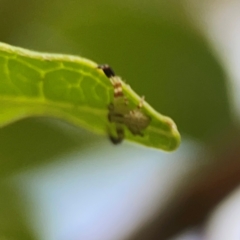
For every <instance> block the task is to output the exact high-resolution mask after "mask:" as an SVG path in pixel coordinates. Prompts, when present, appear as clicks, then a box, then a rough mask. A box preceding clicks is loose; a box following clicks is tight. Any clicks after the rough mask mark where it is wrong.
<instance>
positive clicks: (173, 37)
mask: <svg viewBox="0 0 240 240" xmlns="http://www.w3.org/2000/svg"><path fill="white" fill-rule="evenodd" d="M163 2H164V1H163ZM163 2H162V1H156V2H153V3H148V4H146V3H145V2H144V1H140V2H138V3H136V2H134V1H110V0H104V1H58V0H54V1H51V2H48V1H30V0H24V1H20V0H17V1H2V4H1V10H0V11H1V15H0V19H1V23H0V30H1V31H0V32H1V34H0V40H1V41H5V42H7V43H11V44H15V45H20V46H22V47H26V48H30V49H31V48H32V49H35V50H41V51H50V52H63V53H72V54H80V55H82V56H86V57H88V58H90V59H93V60H95V61H97V62H99V63H105V62H107V63H109V64H110V65H111V66H113V68H114V69H115V71H116V72H117V74H119V75H121V76H122V77H123V79H126V81H127V83H129V84H131V86H132V87H133V88H134V89H136V91H137V92H139V93H140V94H141V93H142V94H144V95H145V96H146V99H147V101H149V102H150V104H152V105H153V106H154V107H155V108H156V109H158V110H159V111H160V112H163V113H164V114H165V115H169V116H171V117H172V118H173V119H175V120H176V122H177V124H178V126H179V129H180V131H181V132H183V133H186V134H188V135H191V136H193V137H195V138H200V139H205V140H206V139H207V137H209V135H210V134H212V133H214V132H218V131H219V130H220V131H221V130H222V129H224V128H225V127H226V126H227V125H228V124H229V122H230V117H229V106H228V99H227V94H226V89H225V82H224V78H225V76H224V73H223V71H222V70H221V67H220V66H219V64H218V63H217V61H216V59H214V57H213V55H212V54H211V52H210V50H209V48H208V46H207V44H206V43H204V39H203V37H201V36H200V35H199V34H198V33H197V32H195V30H194V29H193V28H192V25H191V24H190V23H188V21H187V19H186V18H185V17H184V12H183V9H182V8H180V6H179V4H177V3H176V2H173V3H169V4H167V3H163ZM14 9H16V10H14ZM173 16H174V17H173ZM136 56H137V57H136Z"/></svg>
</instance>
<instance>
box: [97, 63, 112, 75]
mask: <svg viewBox="0 0 240 240" xmlns="http://www.w3.org/2000/svg"><path fill="white" fill-rule="evenodd" d="M97 68H99V69H102V70H103V72H104V73H105V75H106V76H107V77H108V78H111V77H114V76H115V73H114V71H113V70H112V68H111V67H110V66H108V65H107V64H100V65H98V66H97Z"/></svg>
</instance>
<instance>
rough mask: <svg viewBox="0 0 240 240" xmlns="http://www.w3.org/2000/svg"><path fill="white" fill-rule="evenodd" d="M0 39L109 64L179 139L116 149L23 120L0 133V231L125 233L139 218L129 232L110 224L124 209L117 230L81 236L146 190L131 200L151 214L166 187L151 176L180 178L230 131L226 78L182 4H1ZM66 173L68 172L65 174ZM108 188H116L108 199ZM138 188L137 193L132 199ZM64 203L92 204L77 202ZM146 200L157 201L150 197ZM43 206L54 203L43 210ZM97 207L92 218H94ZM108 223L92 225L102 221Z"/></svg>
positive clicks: (60, 127)
mask: <svg viewBox="0 0 240 240" xmlns="http://www.w3.org/2000/svg"><path fill="white" fill-rule="evenodd" d="M0 41H1V42H5V43H8V44H12V45H15V46H20V47H24V48H27V49H32V50H36V51H43V52H51V53H67V54H73V55H80V56H83V57H86V58H89V59H91V60H93V61H96V62H98V63H108V64H109V65H110V66H112V67H113V69H114V70H115V72H116V73H117V74H118V75H120V76H122V78H123V79H124V80H125V81H126V82H127V83H128V84H130V85H131V87H132V88H133V89H134V90H135V91H136V92H137V93H138V94H139V95H144V96H145V98H146V100H147V101H148V102H149V103H150V104H151V105H152V106H153V107H154V108H155V109H157V110H158V111H159V112H161V113H163V114H164V115H167V116H170V117H171V118H172V119H173V120H174V121H175V122H176V124H177V126H178V128H179V131H180V133H181V134H182V137H183V146H182V147H181V148H180V149H179V150H177V152H176V153H174V154H172V155H170V154H166V153H163V152H157V151H154V150H150V149H147V148H141V147H138V146H133V145H130V144H129V143H124V144H123V145H122V146H119V147H115V146H112V145H111V144H110V143H109V142H108V140H107V138H105V137H102V136H95V135H93V134H91V133H88V132H86V131H84V130H81V129H76V128H74V127H73V126H69V125H67V124H65V123H62V122H59V121H57V120H52V119H26V120H23V121H20V122H17V123H14V124H12V125H9V126H7V127H5V128H3V129H0V166H1V167H0V176H1V179H2V180H1V181H2V189H1V191H2V193H1V195H0V202H3V203H4V204H5V205H6V207H2V206H5V205H2V206H1V207H0V239H4V240H5V239H6V240H8V239H9V240H12V239H48V240H49V239H50V240H51V239H53V240H54V239H56V240H57V239H63V240H65V239H68V240H69V239H70V240H77V239H81V240H82V239H83V240H90V239H92V240H100V239H104V240H107V239H125V238H126V239H128V237H129V236H130V235H131V234H132V233H133V232H134V231H135V232H137V231H138V229H139V228H140V226H142V225H144V222H146V221H145V220H144V221H142V222H139V220H136V219H135V218H134V217H132V221H131V222H132V224H133V223H134V221H136V222H137V223H134V224H133V225H134V226H133V227H132V228H131V229H130V228H129V229H128V228H127V227H126V226H127V225H128V224H127V225H126V224H125V225H124V224H122V225H121V224H120V222H124V221H125V222H126V223H127V220H126V219H128V221H129V219H131V218H129V217H126V218H125V217H124V214H123V216H121V221H120V220H119V221H116V224H117V225H118V224H119V229H121V231H120V230H119V231H118V235H109V236H108V235H107V233H105V235H104V234H103V233H102V232H101V231H100V233H99V232H98V231H97V230H96V233H95V234H94V233H93V234H92V235H91V234H90V233H92V232H94V231H95V230H94V227H95V226H96V225H101V221H103V220H102V218H105V216H106V218H108V217H109V216H110V217H109V219H112V218H113V219H118V217H119V215H114V214H113V216H112V218H111V214H112V212H113V211H116V209H117V208H118V207H119V209H125V210H124V211H126V209H128V208H127V206H132V205H131V204H133V202H134V203H135V204H137V203H136V202H135V201H140V202H144V201H145V200H144V199H145V198H147V199H148V200H146V203H144V204H143V203H141V204H143V205H144V206H145V207H146V206H152V205H154V204H155V205H154V208H153V209H155V210H151V211H150V212H151V213H154V211H156V212H157V210H156V209H157V208H158V203H157V202H158V200H159V199H160V198H161V197H159V196H166V195H161V194H160V192H161V191H162V189H165V188H166V189H171V191H174V188H173V186H171V184H170V186H169V185H168V184H167V183H166V185H164V186H162V185H161V184H162V183H160V182H159V181H160V180H161V179H158V178H156V179H155V178H154V180H153V179H152V177H153V176H154V177H156V176H158V175H159V174H160V175H161V174H163V172H164V171H166V169H168V171H169V173H171V174H172V175H171V174H170V175H171V176H173V178H174V179H175V180H176V181H177V182H179V181H181V178H178V177H176V176H178V174H179V172H182V171H183V170H180V169H182V168H181V167H182V166H183V165H184V166H186V168H187V167H188V166H189V164H190V165H191V166H193V167H195V164H197V163H196V161H195V160H196V159H198V157H199V155H198V153H199V152H204V154H205V155H208V154H209V152H208V150H209V148H211V147H213V146H215V145H216V143H217V142H218V144H219V137H220V136H225V134H226V133H227V132H228V131H230V130H231V129H232V128H233V123H232V118H233V117H232V116H231V111H232V110H231V106H230V103H229V99H228V94H229V92H228V84H229V83H228V82H227V78H226V74H225V72H224V70H223V69H222V67H221V65H220V63H219V60H218V59H217V58H216V57H215V55H214V53H213V51H212V49H211V47H210V45H209V43H208V42H207V40H206V38H205V36H204V34H202V33H201V32H200V31H199V30H198V29H197V28H196V26H195V25H194V24H193V20H192V19H191V18H190V17H189V15H188V13H187V11H186V8H185V7H184V4H183V1H164V0H162V1H144V0H140V1H134V0H130V1H127V0H101V1H96V0H88V1H86V0H79V1H77V0H52V1H47V0H41V1H40V0H14V1H13V0H0ZM222 145H225V144H224V143H222ZM199 149H200V150H199ZM214 150H216V148H214V147H213V150H212V151H214ZM93 153H94V154H93ZM200 155H201V154H200ZM73 159H74V160H73ZM201 160H202V161H204V159H201ZM201 160H200V161H201ZM209 161H210V160H209ZM189 162H190V163H189ZM198 164H199V163H198ZM206 164H208V163H207V162H206V161H205V162H204V165H206ZM209 164H210V163H209ZM178 168H179V169H178ZM56 169H58V170H56ZM66 169H68V170H66ZM74 169H75V170H76V169H77V170H78V171H76V172H74V174H73V175H72V174H70V173H72V171H73V170H74ZM139 169H140V170H139ZM156 169H158V170H157V171H156ZM176 169H177V171H176ZM184 169H185V167H184ZM144 170H145V171H144ZM185 170H186V169H185ZM66 172H67V173H66ZM78 172H79V174H78ZM106 172H107V173H106ZM110 172H113V173H114V174H110ZM139 172H140V173H141V174H142V175H141V174H140V173H139ZM176 172H177V173H176ZM183 172H184V171H183ZM85 175H86V176H88V177H84V176H85ZM99 179H101V180H99ZM149 179H151V180H149ZM182 179H184V177H182ZM165 180H166V179H165ZM53 182H54V183H53ZM99 182H101V184H100V183H99ZM153 182H154V186H153V185H152V184H153ZM110 183H112V185H111V184H110ZM158 183H159V185H158ZM34 184H35V185H34ZM106 184H107V186H108V187H106ZM65 185H66V186H65ZM96 185H97V186H96ZM143 185H144V187H143ZM63 186H64V187H63ZM79 186H82V188H80V187H79ZM118 187H119V188H118ZM151 187H152V191H150V190H149V191H150V192H144V191H145V189H148V188H151ZM142 188H143V189H142ZM82 189H84V190H82ZM106 189H107V190H106ZM118 190H119V194H120V195H119V196H118V195H114V194H117V192H118ZM160 190H161V191H160ZM116 191H117V192H116ZM141 191H143V192H142V194H143V196H144V197H143V196H142V198H138V199H135V198H134V195H136V196H138V194H139V192H141ZM5 192H6V193H5ZM75 192H77V193H78V194H79V195H81V197H79V195H77V194H76V193H75ZM40 193H41V194H40ZM130 193H131V194H130ZM153 193H157V194H155V195H156V196H155V195H154V194H153ZM75 194H76V195H77V196H78V197H76V195H75ZM129 194H130V195H131V197H129V196H130V195H129ZM145 194H147V195H148V194H149V196H152V198H151V197H146V195H145ZM151 194H152V195H151ZM113 195H114V196H115V197H113ZM43 196H44V197H43ZM66 196H67V197H66ZM117 196H118V197H117ZM82 197H84V198H86V199H85V202H84V203H82V202H81V201H80V199H82ZM68 198H69V199H68ZM63 199H65V200H64V204H62V205H61V204H60V205H59V201H60V202H61V201H63ZM72 199H75V200H76V199H77V200H78V201H79V202H78V203H79V205H81V206H85V205H84V204H87V202H89V201H90V202H91V204H92V205H89V206H88V207H89V208H87V207H86V208H84V207H83V208H78V207H77V206H78V205H77V203H75V202H74V204H76V205H74V204H73V203H72V201H73V200H72ZM99 199H100V200H101V199H104V200H102V202H104V204H99V201H100V200H99ZM140 199H141V200H140ZM149 199H157V200H156V201H155V203H154V204H153V202H154V201H153V200H151V201H150V200H149ZM94 200H95V201H94ZM128 200H129V201H128ZM122 201H124V202H125V205H124V206H125V208H121V206H122V205H121V203H119V202H122ZM149 201H150V202H149ZM152 201H153V202H152ZM100 202H101V201H100ZM147 202H148V204H149V205H147ZM107 203H108V204H107ZM72 204H73V205H72ZM109 204H110V205H111V204H113V205H114V204H115V205H114V206H113V207H112V208H111V207H109ZM119 204H120V205H119ZM141 204H140V205H139V208H140V206H143V205H141ZM96 205H98V206H99V208H97V207H96ZM137 205H138V204H137ZM46 206H47V207H46ZM54 206H58V208H56V209H55V211H51V210H52V207H53V208H54ZM71 206H74V207H71ZM86 206H87V205H86ZM93 206H95V207H94V208H93ZM48 208H49V209H51V210H49V209H48ZM95 208H96V209H95ZM44 209H45V210H44ZM46 209H48V210H46ZM62 209H65V210H64V212H62ZM83 209H85V210H86V209H88V211H87V210H86V211H83ZM92 209H95V212H94V211H93V210H92ZM99 209H102V210H101V211H100V210H99ZM103 209H104V210H103ZM130 209H132V207H130ZM146 209H148V208H147V207H146ZM68 210H69V211H68ZM82 211H83V212H84V213H83V212H82ZM119 211H120V210H119ZM129 211H130V210H129ZM135 211H137V209H135ZM138 211H139V210H138ZM16 212H17V213H16ZM69 212H71V214H68V213H69ZM144 212H148V211H147V210H144ZM74 213H75V214H76V216H78V217H79V218H78V217H76V216H75V217H74ZM135 213H136V212H134V211H133V215H134V214H135ZM48 214H49V215H48ZM119 214H120V213H119ZM96 215H97V216H99V215H100V216H102V218H101V217H99V218H96V219H97V220H96V219H95V218H94V216H96ZM149 215H150V214H149ZM90 216H92V218H91V217H90ZM135 216H137V215H135ZM144 216H145V215H144ZM114 217H115V218H114ZM65 218H66V219H68V221H67V220H66V219H65ZM136 218H138V217H136ZM142 218H144V217H143V216H142ZM47 219H48V220H47ZM49 219H51V221H50V220H49ZM59 219H65V221H62V222H61V221H60V220H59ZM69 219H70V220H69ZM79 219H81V221H82V223H81V221H80V222H79ZM91 219H95V220H94V221H93V220H91ZM119 219H120V217H119ZM148 219H150V216H148ZM49 221H50V223H49ZM59 222H61V223H59ZM87 222H88V223H89V224H88V225H87ZM113 222H114V221H113ZM44 223H45V224H44ZM83 223H84V224H83ZM110 223H111V221H110V220H109V222H107V223H106V225H104V226H105V227H102V228H101V229H102V231H103V229H105V230H104V231H107V229H110V228H112V227H113V226H111V224H110ZM140 223H141V224H140ZM107 224H110V225H107ZM66 226H67V227H66ZM59 229H61V230H59ZM104 231H103V232H104ZM125 231H126V232H127V233H124V232H125ZM119 232H121V233H122V234H119ZM123 233H124V234H123ZM101 234H102V235H101ZM106 236H108V237H106ZM113 236H114V238H113ZM117 236H118V237H117ZM152 239H154V238H152Z"/></svg>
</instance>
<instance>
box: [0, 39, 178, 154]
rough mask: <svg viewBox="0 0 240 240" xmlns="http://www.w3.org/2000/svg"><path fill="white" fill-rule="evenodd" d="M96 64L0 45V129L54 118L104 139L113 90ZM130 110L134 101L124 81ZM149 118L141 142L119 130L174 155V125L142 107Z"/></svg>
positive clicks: (175, 132)
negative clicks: (28, 119) (24, 121)
mask: <svg viewBox="0 0 240 240" xmlns="http://www.w3.org/2000/svg"><path fill="white" fill-rule="evenodd" d="M96 67H97V64H96V63H94V62H92V61H90V60H87V59H84V58H80V57H76V56H70V55H61V54H48V53H37V52H33V51H29V50H25V49H22V48H17V47H12V46H10V45H7V44H4V43H0V109H1V110H0V113H1V114H0V126H5V125H7V124H9V123H11V122H14V121H17V120H19V119H22V118H26V117H31V116H48V117H56V118H60V119H63V120H65V121H68V122H70V123H72V124H75V125H76V126H79V127H84V128H86V129H88V130H90V131H93V132H96V133H100V134H106V135H107V134H108V131H109V129H114V126H113V124H110V123H109V121H108V118H107V115H108V105H109V103H110V102H111V101H112V99H113V87H112V85H111V82H110V81H109V79H108V78H107V77H106V76H105V74H104V73H103V72H102V70H100V69H97V68H96ZM122 84H123V89H124V94H125V95H126V97H127V98H128V100H129V102H130V105H137V104H138V102H139V100H140V97H139V96H138V95H137V94H136V93H135V92H134V91H133V90H132V89H131V88H130V87H129V86H128V85H127V84H125V83H124V82H123V83H122ZM143 111H144V112H145V113H146V114H147V115H148V116H150V117H151V119H152V120H151V123H150V125H149V126H148V127H147V129H146V130H145V131H144V137H141V136H133V135H132V134H131V133H130V132H129V131H128V130H127V129H125V132H126V133H125V134H126V139H127V140H130V141H132V142H135V143H140V144H142V145H145V146H148V147H153V148H158V149H162V150H165V151H172V150H175V149H176V148H177V147H178V145H179V143H180V135H179V133H178V131H177V128H176V125H175V124H174V122H173V121H172V120H171V119H170V118H168V117H165V116H162V115H160V114H159V113H157V112H156V111H155V110H154V109H153V108H152V107H151V106H150V105H149V104H147V103H146V102H145V104H144V107H143Z"/></svg>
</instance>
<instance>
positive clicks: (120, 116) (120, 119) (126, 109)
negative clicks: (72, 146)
mask: <svg viewBox="0 0 240 240" xmlns="http://www.w3.org/2000/svg"><path fill="white" fill-rule="evenodd" d="M97 68H99V69H102V71H103V72H104V74H105V75H106V76H107V77H108V78H109V79H110V81H111V83H112V85H113V89H114V96H113V102H111V103H110V104H109V106H108V110H109V112H108V120H109V122H111V123H115V125H116V135H117V136H113V135H112V134H109V138H110V140H111V141H112V143H114V144H118V143H121V142H122V141H123V139H124V126H125V127H127V128H128V130H129V131H130V132H131V133H132V134H133V135H139V136H143V133H142V131H143V130H144V129H146V128H147V126H148V125H149V124H150V122H151V118H150V117H149V116H147V115H146V114H144V113H143V112H142V110H141V108H142V107H143V104H144V97H142V98H141V100H140V102H139V103H138V105H137V106H136V108H134V109H132V108H131V107H130V106H129V104H128V99H127V98H126V96H124V93H123V89H122V83H121V79H120V77H118V76H116V75H115V73H114V71H113V70H112V68H111V67H109V66H108V65H107V64H103V65H98V67H97Z"/></svg>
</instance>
